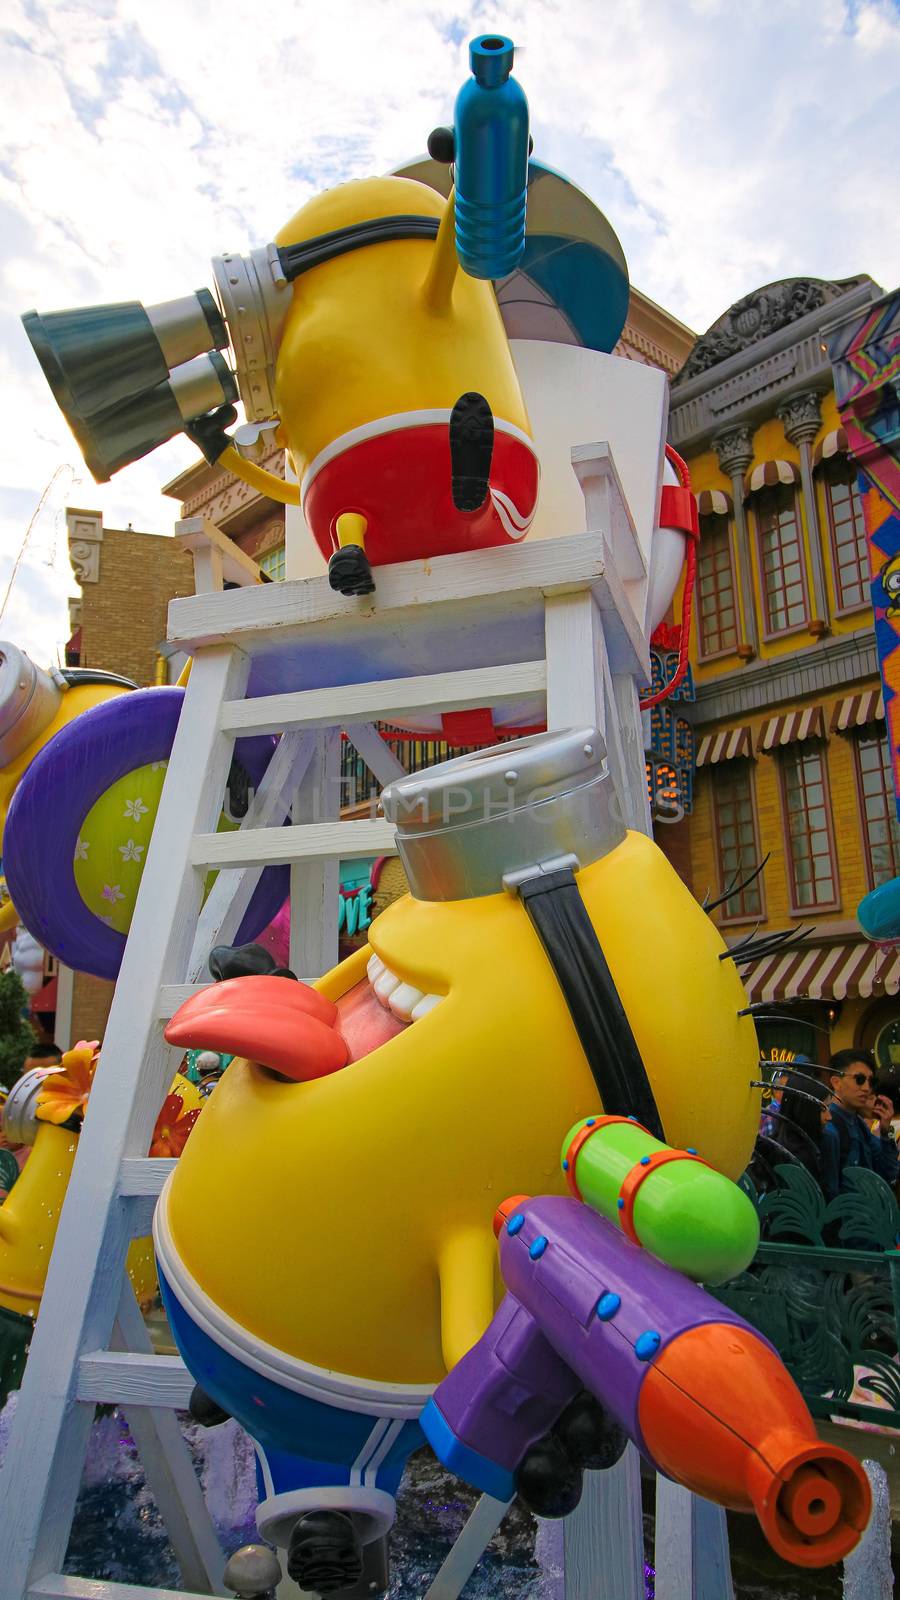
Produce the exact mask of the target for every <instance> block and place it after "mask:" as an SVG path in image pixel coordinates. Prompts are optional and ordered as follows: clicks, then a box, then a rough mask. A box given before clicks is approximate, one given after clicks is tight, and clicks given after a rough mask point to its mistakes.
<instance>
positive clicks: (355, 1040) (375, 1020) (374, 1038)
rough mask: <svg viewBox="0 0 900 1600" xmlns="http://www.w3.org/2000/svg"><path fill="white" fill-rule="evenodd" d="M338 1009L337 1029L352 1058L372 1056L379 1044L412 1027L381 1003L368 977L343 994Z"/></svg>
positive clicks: (358, 1058)
mask: <svg viewBox="0 0 900 1600" xmlns="http://www.w3.org/2000/svg"><path fill="white" fill-rule="evenodd" d="M337 1010H338V1016H337V1029H338V1032H339V1033H340V1034H341V1036H342V1038H343V1040H344V1042H345V1044H346V1046H347V1049H348V1050H349V1052H350V1061H359V1060H360V1059H361V1058H362V1057H363V1056H368V1055H371V1053H372V1051H373V1050H377V1049H378V1046H379V1045H381V1044H387V1042H388V1040H389V1039H395V1038H396V1037H397V1034H398V1033H402V1032H403V1029H404V1028H408V1027H409V1023H408V1022H401V1021H400V1020H399V1019H398V1018H397V1017H395V1016H394V1013H393V1011H388V1009H387V1007H386V1006H383V1005H382V1004H381V1001H380V1000H379V999H378V997H377V995H376V994H375V991H374V989H373V988H372V986H371V984H370V983H369V981H368V979H367V978H363V980H362V982H361V983H357V984H356V985H355V987H354V988H352V989H348V990H347V993H346V994H345V995H342V996H341V998H340V1000H338V1001H337ZM348 1064H349V1063H348Z"/></svg>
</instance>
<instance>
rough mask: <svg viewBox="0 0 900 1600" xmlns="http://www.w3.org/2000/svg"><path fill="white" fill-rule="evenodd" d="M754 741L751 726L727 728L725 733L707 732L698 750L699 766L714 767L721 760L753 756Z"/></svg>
mask: <svg viewBox="0 0 900 1600" xmlns="http://www.w3.org/2000/svg"><path fill="white" fill-rule="evenodd" d="M752 754H753V741H752V738H751V736H750V729H749V728H726V730H725V732H724V733H707V734H705V735H704V737H703V738H702V739H701V740H700V747H699V749H698V751H697V763H696V764H697V766H698V767H714V766H716V764H717V763H718V762H719V761H736V760H737V759H738V757H739V756H752Z"/></svg>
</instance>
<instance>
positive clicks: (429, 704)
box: [220, 661, 547, 734]
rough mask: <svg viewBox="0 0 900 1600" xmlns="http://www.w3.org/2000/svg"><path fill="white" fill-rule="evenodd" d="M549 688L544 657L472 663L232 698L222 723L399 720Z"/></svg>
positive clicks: (268, 728)
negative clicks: (410, 674)
mask: <svg viewBox="0 0 900 1600" xmlns="http://www.w3.org/2000/svg"><path fill="white" fill-rule="evenodd" d="M546 688H547V664H546V662H544V661H515V662H511V663H510V664H508V665H506V666H497V667H470V668H467V669H466V670H465V671H463V672H434V673H427V674H425V675H423V676H421V677H416V678H386V679H382V680H381V681H377V680H376V681H374V682H371V683H350V684H346V685H340V686H336V687H334V688H330V689H303V690H298V691H297V692H296V693H294V694H273V695H265V696H262V697H260V698H254V699H252V700H226V701H225V704H224V705H223V707H222V715H221V719H220V727H221V728H222V729H223V731H224V732H225V733H238V734H240V733H247V732H249V731H251V730H252V731H254V732H256V733H281V732H282V731H285V732H286V731H287V730H289V729H298V728H329V727H337V726H338V725H340V726H341V727H344V726H349V725H350V724H351V723H354V722H371V721H372V719H373V718H376V719H377V720H378V721H379V722H395V721H397V720H398V718H402V717H404V716H405V715H406V714H407V713H408V712H410V711H418V712H426V711H432V712H433V711H442V710H446V709H447V708H448V707H452V708H453V710H454V711H470V710H472V709H473V708H475V707H479V706H496V705H500V704H501V703H502V702H503V701H505V700H517V699H518V698H519V697H520V696H521V695H525V694H534V693H535V692H536V691H537V692H538V693H542V692H544V691H545V690H546Z"/></svg>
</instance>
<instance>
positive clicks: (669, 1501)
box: [654, 1476, 734, 1600]
mask: <svg viewBox="0 0 900 1600" xmlns="http://www.w3.org/2000/svg"><path fill="white" fill-rule="evenodd" d="M654 1549H655V1565H656V1600H734V1588H733V1586H732V1582H731V1561H730V1558H729V1553H728V1525H727V1523H726V1521H725V1512H724V1511H723V1510H722V1507H721V1506H714V1505H713V1504H712V1502H711V1501H709V1500H702V1499H701V1498H700V1496H699V1495H694V1494H691V1492H690V1490H689V1489H684V1488H682V1486H681V1484H680V1483H673V1482H672V1481H671V1479H669V1478H664V1477H661V1476H659V1477H657V1480H656V1535H655V1546H654Z"/></svg>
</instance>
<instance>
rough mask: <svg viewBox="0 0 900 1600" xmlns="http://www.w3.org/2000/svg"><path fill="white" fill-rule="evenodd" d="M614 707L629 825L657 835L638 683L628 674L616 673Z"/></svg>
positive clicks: (612, 692)
mask: <svg viewBox="0 0 900 1600" xmlns="http://www.w3.org/2000/svg"><path fill="white" fill-rule="evenodd" d="M611 696H612V697H611V700H610V709H611V712H612V715H613V717H614V718H615V722H616V726H617V728H618V730H619V741H620V749H621V761H622V791H621V792H622V799H623V802H624V811H625V816H624V821H625V826H626V827H628V828H634V829H636V830H637V831H639V832H640V833H646V834H648V835H649V836H650V837H651V838H652V836H653V824H652V822H651V820H650V796H649V795H648V793H647V761H646V757H645V755H644V727H643V720H642V717H641V708H640V703H639V697H638V686H637V684H636V683H635V681H634V679H633V678H631V677H629V676H628V675H627V673H613V675H612V685H611Z"/></svg>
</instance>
